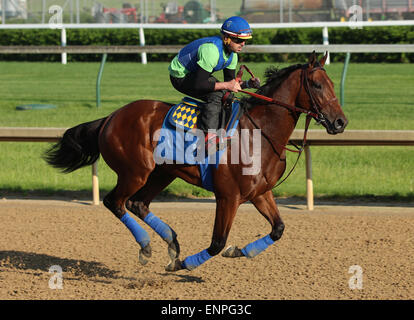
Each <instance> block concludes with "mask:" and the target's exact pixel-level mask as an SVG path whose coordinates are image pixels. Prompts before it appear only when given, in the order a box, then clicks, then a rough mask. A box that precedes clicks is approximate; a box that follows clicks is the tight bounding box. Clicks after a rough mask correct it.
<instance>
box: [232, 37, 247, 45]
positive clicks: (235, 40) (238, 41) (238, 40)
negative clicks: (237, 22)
mask: <svg viewBox="0 0 414 320" xmlns="http://www.w3.org/2000/svg"><path fill="white" fill-rule="evenodd" d="M230 39H231V41H233V42H234V43H237V44H240V43H242V42H245V41H247V39H240V38H233V37H230Z"/></svg>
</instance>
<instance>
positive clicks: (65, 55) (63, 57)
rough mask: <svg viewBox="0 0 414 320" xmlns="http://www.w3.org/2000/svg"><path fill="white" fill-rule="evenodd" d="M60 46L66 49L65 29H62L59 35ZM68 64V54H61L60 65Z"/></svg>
mask: <svg viewBox="0 0 414 320" xmlns="http://www.w3.org/2000/svg"><path fill="white" fill-rule="evenodd" d="M61 44H62V47H66V29H65V28H62V33H61ZM67 63H68V54H67V53H66V52H63V53H62V64H67Z"/></svg>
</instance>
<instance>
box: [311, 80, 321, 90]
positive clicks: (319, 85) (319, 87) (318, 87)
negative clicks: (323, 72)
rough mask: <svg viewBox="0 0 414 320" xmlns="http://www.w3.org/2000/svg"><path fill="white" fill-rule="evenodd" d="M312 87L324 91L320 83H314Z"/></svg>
mask: <svg viewBox="0 0 414 320" xmlns="http://www.w3.org/2000/svg"><path fill="white" fill-rule="evenodd" d="M312 86H313V87H314V88H316V89H322V85H321V84H320V83H317V82H313V83H312Z"/></svg>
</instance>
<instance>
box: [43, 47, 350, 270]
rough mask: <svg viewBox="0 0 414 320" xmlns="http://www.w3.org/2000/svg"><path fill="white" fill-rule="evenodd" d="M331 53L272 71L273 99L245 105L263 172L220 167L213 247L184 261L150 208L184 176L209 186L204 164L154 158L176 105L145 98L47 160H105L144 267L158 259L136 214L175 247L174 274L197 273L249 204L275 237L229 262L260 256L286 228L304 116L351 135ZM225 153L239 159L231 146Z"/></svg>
mask: <svg viewBox="0 0 414 320" xmlns="http://www.w3.org/2000/svg"><path fill="white" fill-rule="evenodd" d="M327 55H328V53H326V54H325V55H324V56H323V57H322V58H321V59H320V60H318V58H317V56H316V54H315V52H313V53H312V54H311V55H310V57H309V59H308V62H307V63H305V64H296V65H292V66H290V67H286V68H283V69H280V70H278V69H276V68H274V67H273V68H272V67H270V68H268V69H267V71H266V73H265V76H266V81H265V83H264V84H263V85H262V86H261V87H260V88H259V89H258V90H257V91H256V93H257V96H259V97H260V95H261V96H262V97H267V99H268V101H264V100H262V99H259V98H257V97H249V98H243V99H242V100H241V103H242V104H243V105H244V106H245V108H244V109H245V113H244V114H242V115H241V117H240V119H239V123H238V125H237V128H236V130H238V131H239V132H240V130H242V129H245V130H249V132H252V131H253V130H255V129H260V133H261V134H260V136H259V137H260V143H261V149H260V152H261V153H260V155H261V157H260V159H261V160H260V170H259V172H258V173H257V174H253V175H249V174H243V169H246V168H247V167H248V166H249V165H251V164H244V163H236V164H234V163H220V164H219V165H218V166H216V167H215V169H214V170H213V173H212V175H213V184H214V195H215V200H216V213H215V221H214V227H213V232H212V238H211V243H210V245H209V246H208V247H207V248H206V249H204V250H202V251H201V252H198V253H196V254H194V255H191V256H188V257H186V258H185V259H183V260H182V259H180V256H179V255H180V245H179V242H178V240H177V234H176V232H175V231H174V230H173V229H172V228H171V227H170V226H169V225H168V224H166V223H165V222H164V221H162V220H161V219H160V218H158V217H157V216H156V215H155V214H154V213H153V212H151V211H150V209H149V206H150V204H151V202H152V201H153V199H154V198H155V197H156V196H157V195H158V194H159V193H160V192H161V191H162V190H163V189H165V188H166V187H167V186H168V185H169V184H170V183H171V182H172V181H174V180H175V179H176V178H181V179H183V180H185V181H186V182H188V183H190V184H193V185H196V186H199V187H202V182H201V177H200V171H199V170H198V167H197V166H195V165H186V164H177V163H169V164H166V163H163V164H159V163H156V161H155V160H154V149H155V148H156V145H157V140H158V138H157V132H158V131H159V129H160V128H161V126H162V123H163V119H164V117H165V116H166V114H167V112H168V111H169V109H170V108H171V107H172V104H171V103H166V102H162V101H157V100H137V101H134V102H131V103H129V104H127V105H125V106H123V107H122V108H119V109H118V110H116V111H114V112H113V113H112V114H110V115H109V116H107V117H105V118H101V119H98V120H94V121H90V122H86V123H82V124H79V125H77V126H75V127H72V128H70V129H68V130H66V131H65V133H64V135H63V136H62V138H61V139H60V140H59V142H57V143H56V144H54V145H53V146H52V147H50V148H49V149H48V150H47V151H45V153H44V155H43V158H44V159H45V161H47V163H48V164H49V165H51V166H53V167H56V168H59V169H60V170H61V171H62V172H64V173H69V172H72V171H74V170H77V169H79V168H81V167H84V166H87V165H91V164H93V163H94V162H95V161H96V160H97V159H98V158H99V156H100V155H101V156H102V158H103V159H104V161H105V162H106V164H107V165H108V166H109V167H110V168H111V169H112V170H113V171H114V172H115V173H116V174H117V183H116V186H115V187H114V188H113V189H112V190H111V191H110V192H109V193H108V194H107V195H106V196H105V197H104V199H103V204H104V206H105V207H106V208H107V209H109V210H110V211H111V212H112V213H113V214H114V215H115V216H116V217H117V218H119V219H120V221H121V222H122V223H124V225H125V226H126V227H127V228H128V229H129V230H130V232H131V233H132V234H133V236H134V237H135V240H136V242H137V243H138V244H139V245H140V249H139V253H138V261H139V262H140V263H141V264H142V265H145V264H146V263H147V262H148V259H149V258H150V257H151V255H152V251H151V244H150V242H151V241H150V237H149V235H148V233H147V232H146V231H145V229H144V228H142V227H141V226H140V224H139V223H138V222H137V221H136V220H135V219H134V218H133V216H130V215H129V213H128V211H129V212H132V213H133V214H134V215H135V216H136V217H138V218H139V219H140V220H141V221H142V222H143V223H146V224H147V225H148V226H150V227H151V228H152V229H153V230H154V231H155V232H156V233H157V234H158V235H159V236H160V237H161V238H162V239H163V240H164V241H165V242H166V243H167V245H168V255H169V258H170V261H169V263H168V264H167V266H166V267H165V270H166V271H178V270H182V269H184V270H194V269H195V268H197V267H199V266H200V265H202V264H203V263H205V262H206V261H207V260H209V259H211V258H212V257H214V256H216V255H218V254H219V253H220V252H222V251H223V249H224V248H225V246H226V242H227V238H228V235H229V232H230V229H231V226H232V223H233V221H234V219H235V216H236V212H237V209H238V207H239V206H240V205H241V204H243V203H245V202H248V201H250V202H251V203H252V204H253V205H254V207H255V208H256V209H257V210H258V211H259V213H260V214H261V215H262V216H264V218H265V219H266V220H267V221H268V222H269V224H270V227H271V231H270V233H269V234H267V235H266V236H265V237H263V238H261V239H258V240H256V241H254V242H252V243H249V244H248V245H246V246H245V247H244V248H242V249H240V248H239V247H237V246H235V245H233V246H229V247H228V248H226V249H225V250H224V251H223V253H222V256H224V257H229V258H241V257H247V258H253V257H255V256H256V255H258V254H259V253H260V252H262V251H264V250H265V249H266V248H268V247H269V246H270V245H272V244H274V243H275V242H276V241H278V240H279V239H280V238H281V237H282V234H283V231H284V228H285V225H284V223H283V220H282V218H281V215H280V212H279V209H278V207H277V204H276V201H275V199H274V196H273V193H272V189H273V188H274V186H275V184H276V183H277V182H278V181H279V179H280V178H281V177H282V176H283V174H284V172H285V169H286V150H287V147H286V145H287V144H288V143H289V137H290V136H291V134H292V132H293V130H294V128H295V126H296V124H297V122H298V119H299V117H300V115H301V114H302V113H305V114H307V120H308V121H307V122H308V123H309V121H310V119H311V118H313V119H314V120H316V122H317V123H320V124H322V125H323V126H324V127H325V129H326V131H327V133H328V134H337V133H341V132H343V131H344V129H345V127H346V125H347V123H348V120H347V118H346V117H345V115H344V113H343V111H342V109H341V106H340V104H339V102H338V99H337V97H336V95H335V92H334V84H333V82H332V80H331V79H330V78H329V77H328V75H327V73H326V70H325V69H324V65H325V62H326V59H327ZM259 94H260V95H259ZM289 106H292V108H288V107H289ZM306 130H307V128H306ZM237 139H241V138H240V136H239V137H238V138H237ZM247 141H248V146H249V148H251V147H252V143H253V139H252V138H251V137H250V138H249V139H248V140H247ZM249 150H252V149H249ZM225 152H227V155H229V154H230V153H231V145H230V146H228V148H227V149H226V150H225ZM140 220H138V221H140Z"/></svg>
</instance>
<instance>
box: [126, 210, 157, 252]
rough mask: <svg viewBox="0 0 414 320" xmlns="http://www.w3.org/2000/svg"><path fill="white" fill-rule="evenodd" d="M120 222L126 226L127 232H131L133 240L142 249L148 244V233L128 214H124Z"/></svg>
mask: <svg viewBox="0 0 414 320" xmlns="http://www.w3.org/2000/svg"><path fill="white" fill-rule="evenodd" d="M121 221H122V222H123V223H124V224H125V225H126V226H127V228H128V229H129V231H131V233H132V235H133V236H134V237H135V240H136V241H137V242H138V243H139V245H140V246H141V247H142V248H145V247H146V246H147V245H148V244H149V243H150V237H149V235H148V233H147V232H146V231H145V230H144V229H143V228H142V227H141V226H140V225H139V224H138V223H137V222H136V221H135V220H134V218H132V217H131V216H130V215H129V214H128V212H125V214H124V215H123V216H122V218H121Z"/></svg>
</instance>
